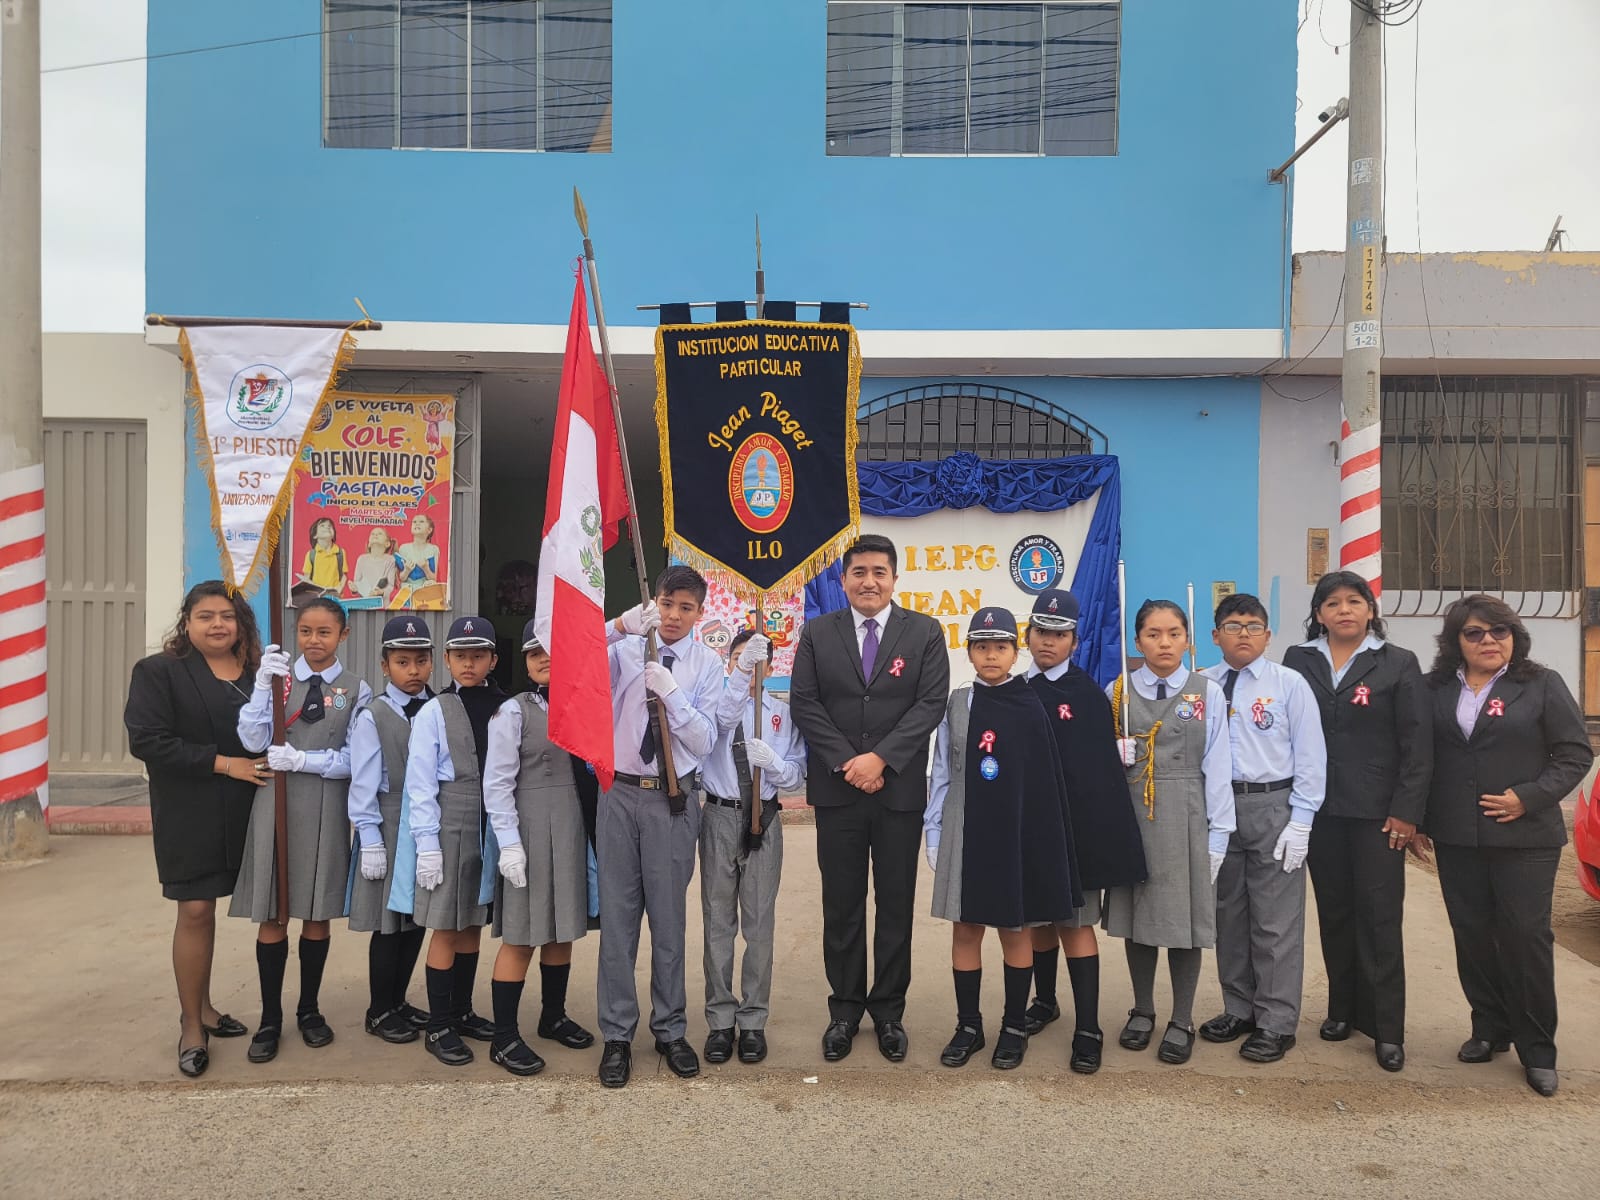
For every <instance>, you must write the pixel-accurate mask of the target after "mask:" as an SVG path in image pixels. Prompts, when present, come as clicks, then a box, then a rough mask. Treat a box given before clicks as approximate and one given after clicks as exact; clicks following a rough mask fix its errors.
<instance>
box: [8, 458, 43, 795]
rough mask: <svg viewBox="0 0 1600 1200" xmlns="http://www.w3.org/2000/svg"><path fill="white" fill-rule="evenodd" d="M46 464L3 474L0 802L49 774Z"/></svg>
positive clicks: (32, 788)
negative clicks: (45, 575)
mask: <svg viewBox="0 0 1600 1200" xmlns="http://www.w3.org/2000/svg"><path fill="white" fill-rule="evenodd" d="M44 639H45V604H44V465H43V464H42V463H35V464H34V465H33V466H31V467H23V468H21V469H19V470H16V471H7V472H6V473H5V474H4V475H0V804H9V803H10V802H12V801H13V800H20V799H22V798H23V797H25V796H27V795H29V794H30V793H37V792H39V791H41V790H42V789H43V788H44V786H45V783H46V781H47V780H48V779H49V777H50V765H49V719H48V704H47V701H46V698H45V647H44Z"/></svg>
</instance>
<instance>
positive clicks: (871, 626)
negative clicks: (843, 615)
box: [861, 617, 878, 679]
mask: <svg viewBox="0 0 1600 1200" xmlns="http://www.w3.org/2000/svg"><path fill="white" fill-rule="evenodd" d="M861 628H862V629H863V630H865V631H866V636H865V637H863V638H862V639H861V675H862V677H863V678H865V679H871V678H872V668H873V665H874V664H875V663H876V662H877V661H878V621H877V618H876V617H868V618H867V619H866V620H865V621H863V622H861Z"/></svg>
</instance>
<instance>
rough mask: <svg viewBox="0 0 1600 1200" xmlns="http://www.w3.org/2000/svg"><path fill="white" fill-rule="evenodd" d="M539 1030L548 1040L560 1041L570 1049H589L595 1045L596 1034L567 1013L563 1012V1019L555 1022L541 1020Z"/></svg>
mask: <svg viewBox="0 0 1600 1200" xmlns="http://www.w3.org/2000/svg"><path fill="white" fill-rule="evenodd" d="M538 1032H539V1036H540V1037H542V1038H544V1039H545V1040H546V1041H551V1042H560V1043H561V1044H562V1045H563V1046H565V1047H566V1048H567V1049H568V1050H587V1049H588V1048H589V1047H590V1046H592V1045H594V1034H592V1033H590V1032H589V1031H588V1030H587V1029H585V1028H584V1027H583V1026H582V1025H579V1024H578V1023H577V1022H576V1021H574V1020H573V1019H572V1018H571V1017H569V1016H567V1015H566V1013H562V1014H561V1019H560V1020H559V1021H556V1022H555V1023H553V1024H550V1025H546V1024H545V1023H544V1022H543V1021H541V1022H539V1030H538Z"/></svg>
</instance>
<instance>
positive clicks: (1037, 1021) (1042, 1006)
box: [1022, 998, 1061, 1037]
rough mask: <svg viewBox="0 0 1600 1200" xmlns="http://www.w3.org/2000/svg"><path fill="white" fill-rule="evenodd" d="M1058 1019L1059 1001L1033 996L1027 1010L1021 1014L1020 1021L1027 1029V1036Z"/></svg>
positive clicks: (1059, 1016) (1059, 1017) (1059, 1013)
mask: <svg viewBox="0 0 1600 1200" xmlns="http://www.w3.org/2000/svg"><path fill="white" fill-rule="evenodd" d="M1060 1019H1061V1005H1060V1004H1059V1003H1057V1002H1056V1001H1054V1000H1040V999H1037V998H1035V999H1034V1002H1033V1003H1032V1004H1030V1005H1028V1011H1027V1012H1026V1013H1024V1014H1023V1018H1022V1023H1023V1025H1024V1027H1026V1029H1027V1030H1028V1036H1029V1037H1032V1036H1033V1035H1034V1034H1036V1033H1038V1032H1039V1031H1040V1030H1041V1029H1043V1028H1044V1027H1045V1026H1046V1025H1048V1024H1050V1022H1051V1021H1059V1020H1060Z"/></svg>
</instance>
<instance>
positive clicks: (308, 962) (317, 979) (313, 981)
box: [295, 935, 330, 1017]
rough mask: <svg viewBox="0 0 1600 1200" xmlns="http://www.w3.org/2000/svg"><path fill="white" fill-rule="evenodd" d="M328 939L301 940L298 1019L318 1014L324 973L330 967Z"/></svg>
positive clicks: (305, 938)
mask: <svg viewBox="0 0 1600 1200" xmlns="http://www.w3.org/2000/svg"><path fill="white" fill-rule="evenodd" d="M329 940H330V939H328V938H320V939H318V940H316V941H313V940H312V939H311V938H308V937H305V936H303V935H302V936H301V938H300V948H299V953H300V1004H299V1006H298V1007H297V1008H296V1009H295V1015H296V1016H297V1017H308V1016H310V1015H311V1014H312V1013H314V1012H317V1011H318V1008H317V1005H318V993H320V992H321V991H322V971H323V968H324V967H326V966H327V965H328V942H329Z"/></svg>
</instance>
